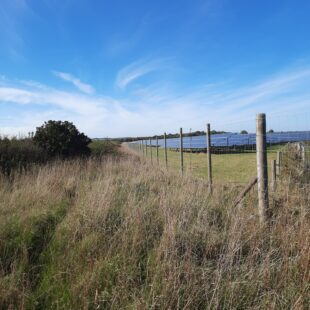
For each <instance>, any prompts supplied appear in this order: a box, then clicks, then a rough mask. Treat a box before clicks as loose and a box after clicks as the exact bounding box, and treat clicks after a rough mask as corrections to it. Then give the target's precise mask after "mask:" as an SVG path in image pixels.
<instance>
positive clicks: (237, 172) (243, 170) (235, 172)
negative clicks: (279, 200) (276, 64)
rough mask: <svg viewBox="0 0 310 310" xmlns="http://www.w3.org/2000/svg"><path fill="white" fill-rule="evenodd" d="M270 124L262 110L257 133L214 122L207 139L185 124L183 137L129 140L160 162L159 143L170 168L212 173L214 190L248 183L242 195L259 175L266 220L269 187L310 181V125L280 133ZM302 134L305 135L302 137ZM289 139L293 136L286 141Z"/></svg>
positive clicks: (302, 184)
mask: <svg viewBox="0 0 310 310" xmlns="http://www.w3.org/2000/svg"><path fill="white" fill-rule="evenodd" d="M253 123H254V122H253ZM266 128H267V125H266V116H265V114H258V115H257V118H256V134H255V135H254V134H245V135H240V134H239V135H236V134H233V133H230V134H227V133H226V134H213V132H212V131H211V124H209V123H208V124H207V126H206V132H205V136H204V141H205V142H202V141H203V140H202V139H201V135H200V136H195V135H194V134H195V132H194V133H193V134H191V135H188V134H186V133H184V132H183V128H180V132H179V135H178V138H177V139H169V140H168V139H167V138H168V137H170V135H167V134H166V132H165V133H164V134H163V135H162V136H158V135H157V136H155V137H154V138H153V139H152V138H148V139H143V140H140V141H138V142H133V143H128V146H129V147H130V148H131V149H133V150H134V151H135V152H137V153H139V154H141V156H143V157H144V158H146V159H147V160H149V159H150V162H151V163H152V164H154V163H155V158H153V157H155V155H154V154H155V153H154V154H153V148H154V147H156V163H157V164H160V162H164V166H165V167H166V169H168V168H169V169H170V168H176V169H179V170H180V171H181V174H182V175H183V174H184V173H187V172H188V171H189V170H190V172H191V173H194V174H196V175H198V176H206V177H207V180H208V189H209V192H210V193H212V188H213V186H214V185H213V184H220V183H223V184H226V183H227V184H236V185H240V186H242V185H243V186H244V190H243V191H242V192H241V194H240V197H241V200H242V199H243V193H245V194H246V193H247V192H248V191H249V188H248V187H249V186H250V188H251V187H253V186H254V185H255V184H256V182H253V181H250V180H255V178H257V184H258V186H257V191H258V196H257V197H258V204H259V208H258V210H259V215H260V219H261V221H262V222H265V221H266V220H267V217H268V208H269V193H268V187H270V194H271V195H274V194H275V193H276V192H277V190H278V188H279V186H280V185H282V184H286V185H288V186H293V185H294V186H298V187H299V188H301V189H302V188H307V186H309V184H310V131H309V132H306V131H303V132H299V133H298V132H291V133H280V134H279V136H278V133H275V134H274V136H272V134H270V133H269V134H268V133H267V132H266ZM190 133H192V130H191V129H190ZM199 133H202V134H203V133H204V132H199ZM277 137H278V138H277ZM283 137H285V138H283ZM298 137H299V138H298ZM297 138H298V139H303V140H301V141H297V142H296V140H297ZM288 140H291V142H285V141H288ZM168 143H169V146H168ZM204 153H206V154H207V155H204ZM267 157H268V161H267ZM153 159H154V160H153ZM188 163H189V166H188ZM268 163H269V165H268ZM188 168H189V169H188ZM268 173H270V182H268ZM253 178H254V179H253ZM245 194H244V195H245Z"/></svg>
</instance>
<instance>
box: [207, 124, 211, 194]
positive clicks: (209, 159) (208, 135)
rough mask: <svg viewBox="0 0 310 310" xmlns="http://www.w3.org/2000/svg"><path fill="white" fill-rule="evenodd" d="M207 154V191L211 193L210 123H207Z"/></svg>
mask: <svg viewBox="0 0 310 310" xmlns="http://www.w3.org/2000/svg"><path fill="white" fill-rule="evenodd" d="M207 156H208V181H209V192H210V193H212V160H211V130H210V124H207Z"/></svg>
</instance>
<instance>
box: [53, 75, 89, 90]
mask: <svg viewBox="0 0 310 310" xmlns="http://www.w3.org/2000/svg"><path fill="white" fill-rule="evenodd" d="M53 73H54V74H55V75H56V76H57V77H59V78H61V79H63V80H64V81H67V82H70V83H72V84H73V85H74V86H75V87H76V88H78V89H79V90H80V91H82V92H83V93H86V94H93V93H94V92H95V89H94V88H93V87H92V86H91V85H89V84H86V83H83V82H81V81H80V80H79V79H78V78H76V77H75V76H73V75H72V74H70V73H66V72H59V71H53Z"/></svg>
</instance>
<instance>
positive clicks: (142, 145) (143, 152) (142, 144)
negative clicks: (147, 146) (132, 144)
mask: <svg viewBox="0 0 310 310" xmlns="http://www.w3.org/2000/svg"><path fill="white" fill-rule="evenodd" d="M141 147H142V155H143V157H144V156H145V151H144V143H143V140H141Z"/></svg>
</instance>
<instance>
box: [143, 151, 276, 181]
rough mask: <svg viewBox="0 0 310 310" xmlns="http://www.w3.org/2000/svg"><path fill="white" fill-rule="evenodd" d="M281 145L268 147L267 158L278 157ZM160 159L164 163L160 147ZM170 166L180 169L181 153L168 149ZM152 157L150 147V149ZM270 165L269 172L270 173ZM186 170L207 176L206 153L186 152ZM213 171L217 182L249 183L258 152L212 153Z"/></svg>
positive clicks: (254, 168) (200, 175) (269, 159)
mask: <svg viewBox="0 0 310 310" xmlns="http://www.w3.org/2000/svg"><path fill="white" fill-rule="evenodd" d="M281 147H282V146H281V145H277V146H271V147H268V153H267V160H268V163H271V160H275V159H276V152H277V151H278V150H279V149H281ZM158 153H159V161H160V164H161V165H164V164H165V162H164V159H165V158H164V150H163V149H162V148H160V149H159V152H158ZM152 154H153V162H156V148H153V149H152ZM167 154H168V156H167V157H168V168H170V169H174V170H176V169H180V153H179V152H176V151H170V150H168V152H167ZM148 158H149V159H150V149H148ZM270 166H271V165H268V168H269V173H270ZM184 170H185V172H186V173H191V174H193V175H195V176H198V177H202V178H207V176H208V163H207V154H205V153H184ZM212 173H213V180H214V182H215V183H247V182H249V181H250V180H251V179H252V178H253V177H254V176H255V175H256V153H255V152H252V153H239V154H212Z"/></svg>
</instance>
